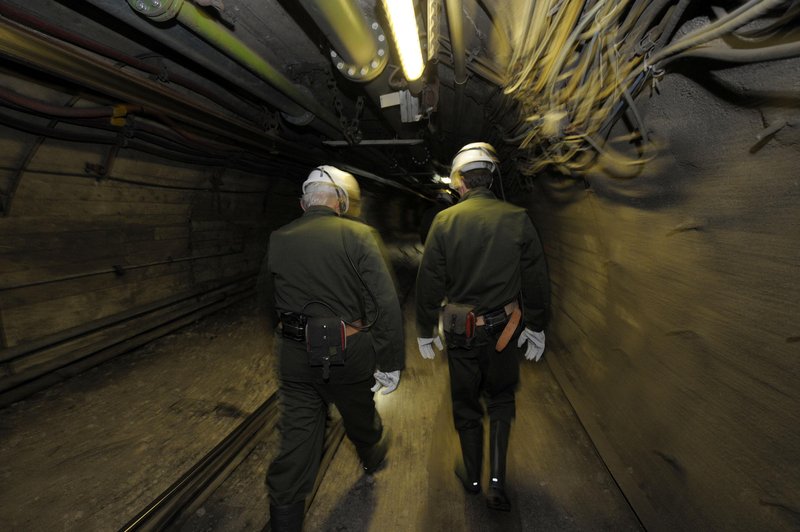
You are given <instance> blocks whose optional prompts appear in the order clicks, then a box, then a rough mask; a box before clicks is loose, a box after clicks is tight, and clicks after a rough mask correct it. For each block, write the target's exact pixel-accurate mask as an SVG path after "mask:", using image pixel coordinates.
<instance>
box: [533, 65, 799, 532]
mask: <svg viewBox="0 0 800 532" xmlns="http://www.w3.org/2000/svg"><path fill="white" fill-rule="evenodd" d="M675 66H676V72H675V73H673V74H669V75H667V76H666V77H665V78H664V79H663V80H662V82H661V84H660V87H659V92H657V93H653V94H652V95H650V94H643V95H642V96H641V97H640V99H639V102H638V105H639V109H640V111H641V112H642V114H643V116H644V120H645V123H646V124H647V127H648V128H649V130H650V133H651V135H652V137H653V138H654V139H655V140H656V141H657V142H658V145H659V151H658V156H657V158H656V160H655V161H654V163H655V164H650V163H648V164H647V165H645V166H644V167H643V168H642V172H641V174H640V175H638V176H637V177H634V178H631V179H627V180H619V179H613V178H610V177H608V176H601V175H590V176H588V177H587V178H586V183H587V184H588V188H587V187H586V185H585V184H584V183H582V182H580V181H579V180H575V181H573V182H571V183H570V182H567V181H563V182H560V183H558V184H559V185H560V186H561V190H557V192H558V193H559V194H553V193H552V191H547V192H545V191H543V190H541V189H539V191H538V192H536V193H534V194H532V195H531V197H530V208H531V212H532V215H533V217H534V221H535V223H536V225H537V227H538V229H539V231H540V233H541V235H542V240H543V244H544V247H545V251H546V253H547V258H548V265H549V268H550V274H551V284H552V288H553V319H552V321H551V323H550V325H549V328H548V342H549V346H550V351H549V354H548V356H547V360H548V364H550V366H551V367H552V369H553V371H554V373H555V374H556V376H557V377H558V380H559V383H560V384H561V386H562V387H563V388H564V390H565V392H566V394H567V396H568V397H569V399H570V401H571V403H572V404H573V406H574V407H575V410H576V412H577V413H578V415H579V417H580V419H581V421H582V423H583V424H584V426H585V427H586V429H587V431H588V433H589V434H590V436H591V437H592V440H593V442H594V444H595V446H596V447H597V449H598V452H599V453H600V455H601V456H602V458H603V460H604V461H605V463H606V465H607V466H608V468H609V470H610V471H611V472H612V474H613V475H614V478H615V480H616V481H617V483H618V484H619V485H620V487H621V488H622V490H623V492H624V493H625V495H626V497H627V498H628V500H629V501H630V502H631V505H632V507H633V508H634V509H635V511H636V513H637V515H638V516H639V517H640V519H641V520H642V522H643V524H644V525H645V527H646V528H647V529H648V530H700V529H704V530H723V529H724V530H759V529H770V530H796V529H797V528H798V527H800V517H798V516H800V395H798V392H797V390H798V389H800V372H798V366H797V357H798V354H799V353H800V352H798V342H797V338H798V337H800V322H798V320H797V316H798V315H800V312H799V311H800V309H799V308H798V301H800V269H799V268H798V266H800V209H798V208H797V204H798V201H800V174H798V170H797V169H798V168H800V132H798V128H796V127H794V126H792V125H791V124H794V123H796V121H797V119H798V118H800V116H798V99H800V96H799V95H800V93H798V92H797V85H796V83H797V79H800V61H798V60H786V61H778V62H773V63H765V64H756V65H745V66H737V67H735V68H729V69H724V70H719V71H715V72H705V73H703V72H697V69H696V68H694V67H692V66H691V65H688V64H686V65H680V68H677V67H678V65H677V63H676V65H675ZM781 120H783V121H785V122H786V126H785V127H783V128H779V129H777V130H774V131H772V132H771V133H770V134H769V135H768V136H766V137H764V138H762V139H760V140H759V139H758V138H757V136H758V135H759V134H763V133H764V132H765V130H768V129H769V128H770V127H771V126H773V125H774V124H776V123H779V122H780V121H781ZM617 128H618V130H619V133H622V132H624V129H625V126H624V124H623V123H619V124H618V125H617ZM768 132H769V131H768ZM613 136H614V132H612V137H613ZM754 147H756V149H754ZM541 184H542V183H540V185H541ZM563 200H566V201H563Z"/></svg>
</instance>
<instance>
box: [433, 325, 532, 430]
mask: <svg viewBox="0 0 800 532" xmlns="http://www.w3.org/2000/svg"><path fill="white" fill-rule="evenodd" d="M496 341H497V335H492V336H489V335H487V334H486V333H485V331H484V330H483V327H478V330H477V332H476V333H475V339H474V340H473V344H472V347H471V348H470V349H463V348H457V349H448V353H447V362H448V366H449V368H450V397H451V399H452V401H453V421H454V422H455V427H456V430H458V431H466V430H469V429H473V428H475V427H478V426H482V423H483V406H482V405H481V395H482V394H483V395H485V396H486V408H487V410H488V413H489V420H490V421H504V422H506V423H509V424H510V423H511V420H512V419H513V418H514V414H515V403H514V393H515V392H516V388H517V384H518V383H519V358H518V356H517V354H518V353H517V351H518V349H517V344H516V337H515V338H514V339H513V340H512V341H511V342H509V344H508V346H506V348H505V349H504V350H503V351H502V352H499V353H498V352H497V351H495V349H494V347H495V343H496Z"/></svg>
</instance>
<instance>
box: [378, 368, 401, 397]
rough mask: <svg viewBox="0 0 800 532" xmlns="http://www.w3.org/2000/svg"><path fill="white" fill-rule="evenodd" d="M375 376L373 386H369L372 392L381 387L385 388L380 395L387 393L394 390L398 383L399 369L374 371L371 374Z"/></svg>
mask: <svg viewBox="0 0 800 532" xmlns="http://www.w3.org/2000/svg"><path fill="white" fill-rule="evenodd" d="M373 376H374V377H375V386H373V387H372V388H371V390H372V391H373V392H377V391H378V390H380V389H381V388H386V389H385V390H383V391H382V392H381V394H382V395H388V394H390V393H392V392H393V391H395V389H396V388H397V385H398V384H400V370H399V369H398V370H396V371H387V372H383V371H380V370H379V371H376V372H375V374H374V375H373Z"/></svg>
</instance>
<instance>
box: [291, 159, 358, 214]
mask: <svg viewBox="0 0 800 532" xmlns="http://www.w3.org/2000/svg"><path fill="white" fill-rule="evenodd" d="M311 183H327V184H328V185H333V186H334V187H335V188H336V191H337V192H336V195H337V196H338V197H339V202H340V204H341V209H340V214H344V213H346V212H347V210H348V209H349V208H350V195H351V194H352V192H353V191H354V189H355V191H356V192H357V193H358V196H359V199H360V196H361V192H360V190H359V189H358V182H357V181H356V178H355V177H353V175H352V174H349V173H347V172H345V171H344V170H339V169H338V168H336V167H335V166H330V165H327V164H323V165H322V166H317V167H316V168H314V169H313V170H311V173H310V174H308V178H307V179H306V180H305V181H304V182H303V194H305V193H306V187H307V186H308V185H310V184H311ZM354 199H355V198H354Z"/></svg>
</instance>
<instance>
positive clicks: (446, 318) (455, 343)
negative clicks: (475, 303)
mask: <svg viewBox="0 0 800 532" xmlns="http://www.w3.org/2000/svg"><path fill="white" fill-rule="evenodd" d="M474 308H475V307H472V306H470V305H459V304H458V303H448V304H447V305H445V306H444V309H443V310H442V328H443V329H444V339H445V342H446V343H447V347H448V348H450V349H453V348H459V347H461V348H467V349H469V348H470V347H472V339H473V338H474V337H475V313H474V312H473V310H474Z"/></svg>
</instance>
